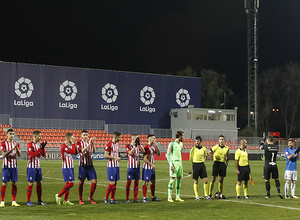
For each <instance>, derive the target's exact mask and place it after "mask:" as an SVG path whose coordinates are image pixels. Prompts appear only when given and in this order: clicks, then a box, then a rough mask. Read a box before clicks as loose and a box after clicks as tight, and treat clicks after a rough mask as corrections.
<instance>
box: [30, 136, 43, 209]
mask: <svg viewBox="0 0 300 220" xmlns="http://www.w3.org/2000/svg"><path fill="white" fill-rule="evenodd" d="M32 135H33V141H31V142H30V143H29V144H28V145H27V152H28V163H27V181H28V186H27V206H34V205H33V204H32V202H31V194H32V188H33V183H34V181H35V182H36V193H37V198H38V201H37V204H38V205H43V206H45V205H47V204H46V203H44V202H43V201H42V180H43V177H42V170H41V161H40V158H41V157H45V156H46V151H45V146H46V144H47V142H42V143H40V141H41V132H40V131H34V132H33V133H32Z"/></svg>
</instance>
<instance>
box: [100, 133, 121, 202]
mask: <svg viewBox="0 0 300 220" xmlns="http://www.w3.org/2000/svg"><path fill="white" fill-rule="evenodd" d="M120 140H121V133H119V132H117V131H115V132H114V134H113V139H112V141H110V142H109V143H108V144H107V145H106V148H105V152H104V158H107V159H108V162H107V180H108V181H109V185H108V186H107V190H106V196H105V200H104V202H105V204H120V202H119V201H118V200H116V199H115V194H116V190H117V181H118V180H119V179H120V170H119V161H120V160H121V158H120V157H119V144H118V143H119V141H120ZM110 193H111V200H110V202H109V200H108V197H109V194H110Z"/></svg>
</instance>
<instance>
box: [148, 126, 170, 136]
mask: <svg viewBox="0 0 300 220" xmlns="http://www.w3.org/2000/svg"><path fill="white" fill-rule="evenodd" d="M150 133H151V134H155V136H156V137H157V138H172V129H161V128H152V129H150Z"/></svg>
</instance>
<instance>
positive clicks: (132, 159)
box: [126, 144, 141, 168]
mask: <svg viewBox="0 0 300 220" xmlns="http://www.w3.org/2000/svg"><path fill="white" fill-rule="evenodd" d="M132 148H133V146H132V144H128V145H127V146H126V153H127V156H128V164H127V168H139V167H140V157H139V155H140V150H141V149H140V146H138V147H137V148H135V151H134V152H133V155H129V154H128V152H129V151H131V149H132Z"/></svg>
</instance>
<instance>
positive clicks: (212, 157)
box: [208, 148, 214, 159]
mask: <svg viewBox="0 0 300 220" xmlns="http://www.w3.org/2000/svg"><path fill="white" fill-rule="evenodd" d="M208 155H209V156H210V158H211V159H214V151H213V148H211V149H210V151H209V152H208Z"/></svg>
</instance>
